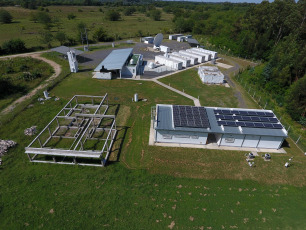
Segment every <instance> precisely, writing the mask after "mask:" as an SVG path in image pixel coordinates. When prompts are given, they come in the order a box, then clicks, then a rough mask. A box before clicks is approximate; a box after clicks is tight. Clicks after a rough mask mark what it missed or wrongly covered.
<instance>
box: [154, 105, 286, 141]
mask: <svg viewBox="0 0 306 230" xmlns="http://www.w3.org/2000/svg"><path fill="white" fill-rule="evenodd" d="M156 108H157V120H158V122H157V125H156V129H157V130H177V131H191V132H206V133H221V134H223V133H229V134H241V135H245V134H247V135H260V136H279V137H287V136H288V135H287V132H286V131H285V130H284V129H268V128H248V127H230V126H223V128H222V127H221V126H219V125H218V123H217V120H216V117H215V113H214V109H216V108H215V107H204V108H205V110H206V113H207V116H208V119H209V123H210V129H206V128H191V127H174V125H173V115H172V105H157V106H156ZM224 109H229V108H224ZM244 110H246V111H267V112H272V111H271V110H254V109H244ZM160 111H167V112H161V113H160V114H159V112H160Z"/></svg>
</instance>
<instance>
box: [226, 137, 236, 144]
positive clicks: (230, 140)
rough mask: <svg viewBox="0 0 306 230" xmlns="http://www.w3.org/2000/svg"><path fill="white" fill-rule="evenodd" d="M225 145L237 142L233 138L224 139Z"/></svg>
mask: <svg viewBox="0 0 306 230" xmlns="http://www.w3.org/2000/svg"><path fill="white" fill-rule="evenodd" d="M224 141H225V143H234V142H235V138H233V137H228V138H225V139H224Z"/></svg>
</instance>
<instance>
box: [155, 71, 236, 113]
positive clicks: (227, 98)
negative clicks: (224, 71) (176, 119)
mask: <svg viewBox="0 0 306 230" xmlns="http://www.w3.org/2000/svg"><path fill="white" fill-rule="evenodd" d="M160 81H161V82H163V83H165V84H167V85H168V84H169V83H170V85H171V86H172V87H174V88H176V89H178V90H181V91H182V90H183V89H184V91H185V93H187V94H190V95H192V96H194V97H196V98H197V97H198V96H199V98H200V102H201V105H203V106H204V105H205V106H220V107H233V108H235V107H237V105H238V103H237V99H236V98H235V96H234V93H233V89H232V88H226V87H224V86H218V85H205V84H203V83H202V82H201V80H200V78H199V76H198V73H197V69H195V68H193V69H190V70H186V71H183V72H181V73H178V74H173V75H172V76H169V77H166V78H162V79H160Z"/></svg>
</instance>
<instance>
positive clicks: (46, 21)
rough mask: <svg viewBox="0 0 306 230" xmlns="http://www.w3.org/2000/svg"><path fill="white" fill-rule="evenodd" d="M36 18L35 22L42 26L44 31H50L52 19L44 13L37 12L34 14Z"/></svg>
mask: <svg viewBox="0 0 306 230" xmlns="http://www.w3.org/2000/svg"><path fill="white" fill-rule="evenodd" d="M36 17H37V21H38V22H39V23H41V24H43V25H44V27H45V29H46V30H48V29H50V27H51V25H52V19H51V17H50V16H49V14H47V13H46V12H38V13H37V14H36Z"/></svg>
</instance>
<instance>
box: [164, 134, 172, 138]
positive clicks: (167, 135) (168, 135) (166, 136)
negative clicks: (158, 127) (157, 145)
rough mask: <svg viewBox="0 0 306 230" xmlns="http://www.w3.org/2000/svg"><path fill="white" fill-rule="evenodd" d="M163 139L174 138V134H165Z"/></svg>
mask: <svg viewBox="0 0 306 230" xmlns="http://www.w3.org/2000/svg"><path fill="white" fill-rule="evenodd" d="M163 139H172V135H170V134H163Z"/></svg>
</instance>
